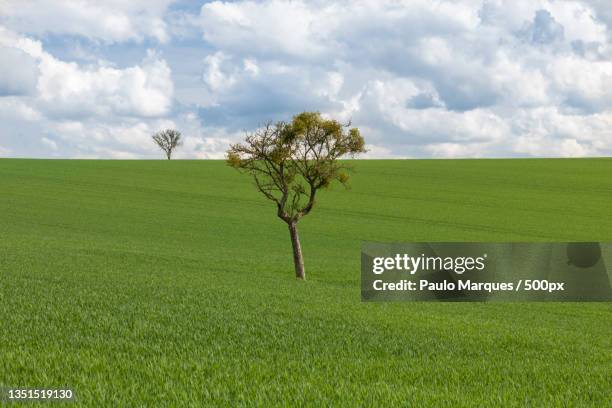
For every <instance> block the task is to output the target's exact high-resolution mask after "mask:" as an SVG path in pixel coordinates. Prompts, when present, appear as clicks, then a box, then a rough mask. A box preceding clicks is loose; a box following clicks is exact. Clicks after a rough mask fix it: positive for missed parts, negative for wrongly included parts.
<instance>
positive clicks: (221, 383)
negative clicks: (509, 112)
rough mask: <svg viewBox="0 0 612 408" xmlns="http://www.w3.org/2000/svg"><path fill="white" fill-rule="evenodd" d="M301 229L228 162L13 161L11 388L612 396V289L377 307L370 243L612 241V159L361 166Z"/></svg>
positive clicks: (9, 188) (448, 400)
mask: <svg viewBox="0 0 612 408" xmlns="http://www.w3.org/2000/svg"><path fill="white" fill-rule="evenodd" d="M354 167H355V172H354V175H353V179H352V182H351V189H349V190H346V189H344V188H342V187H341V186H334V187H333V188H331V189H330V190H328V191H324V192H323V193H322V194H321V195H320V197H319V201H318V203H317V206H316V207H315V209H314V210H313V211H312V213H311V214H310V215H308V216H307V217H305V218H304V219H303V220H302V221H301V222H300V224H299V226H298V227H299V229H300V234H301V235H300V237H301V240H302V245H303V250H304V257H305V263H306V277H307V281H306V282H298V281H296V280H295V278H294V272H293V262H292V258H291V244H290V240H289V233H288V231H287V228H286V225H285V224H284V223H283V222H282V221H280V220H279V219H278V218H276V215H275V208H274V205H273V204H272V203H271V202H269V201H267V200H265V199H264V198H263V197H262V196H260V195H259V193H258V192H257V191H256V190H255V188H254V187H253V185H252V184H251V180H250V179H249V178H248V177H246V176H243V175H241V174H239V173H238V172H236V171H235V170H233V169H231V168H229V167H227V166H226V165H225V164H224V162H222V161H162V160H160V161H103V160H20V159H5V160H0V386H7V387H9V386H10V387H28V388H70V389H72V390H74V392H75V394H76V400H77V404H71V405H70V406H75V405H79V406H99V405H105V406H179V405H193V406H202V405H221V406H226V405H232V406H236V405H246V406H252V405H259V406H277V405H282V406H286V405H291V406H294V405H313V406H320V405H333V406H382V405H388V404H394V405H399V406H429V405H431V406H452V407H456V406H493V405H500V404H504V405H509V406H526V405H527V406H585V405H592V406H598V407H603V406H610V395H611V394H612V369H611V367H612V304H610V303H426V302H413V303H411V302H406V303H362V302H361V301H360V294H359V279H360V272H359V262H360V255H359V254H360V246H361V242H362V241H495V242H506V241H522V242H529V241H546V242H551V241H581V240H586V241H594V240H597V241H612V160H611V159H584V160H583V159H555V160H535V159H534V160H531V159H529V160H528V159H520V160H518V159H517V160H397V161H374V160H373V161H355V162H354Z"/></svg>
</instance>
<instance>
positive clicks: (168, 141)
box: [152, 129, 183, 160]
mask: <svg viewBox="0 0 612 408" xmlns="http://www.w3.org/2000/svg"><path fill="white" fill-rule="evenodd" d="M152 137H153V141H154V142H155V143H156V144H157V145H158V146H159V147H160V149H162V150H163V151H164V152H165V153H166V157H167V158H168V160H170V159H171V158H172V152H174V149H176V148H177V147H179V146H180V145H182V144H183V138H182V136H181V132H179V131H178V130H175V129H166V130H162V131H161V132H157V133H156V134H154V135H153V136H152Z"/></svg>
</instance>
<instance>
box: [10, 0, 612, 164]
mask: <svg viewBox="0 0 612 408" xmlns="http://www.w3.org/2000/svg"><path fill="white" fill-rule="evenodd" d="M303 110H318V111H321V112H322V113H324V114H326V115H329V116H331V117H334V118H337V119H341V120H349V119H350V120H352V123H353V124H354V125H356V126H358V127H359V128H360V129H361V131H362V134H363V135H364V136H365V138H366V141H367V143H368V148H369V150H370V151H369V153H368V156H369V157H381V158H383V157H384V158H386V157H520V156H538V157H545V156H555V157H566V156H609V155H612V7H609V0H583V1H569V0H568V1H558V0H455V1H453V0H448V1H444V0H437V1H436V0H433V1H432V0H406V1H399V0H396V1H388V0H363V1H354V2H350V1H341V0H333V1H330V0H324V1H319V0H313V1H281V0H263V1H212V2H196V1H171V0H129V1H128V0H107V1H103V2H101V1H96V0H56V1H39V0H0V123H1V126H0V157H75V158H76V157H84V158H85V157H98V158H162V157H163V156H162V155H161V154H160V152H159V151H157V150H156V148H155V146H154V145H153V144H152V142H151V139H150V135H151V134H152V133H153V132H155V131H157V130H159V129H162V128H166V127H175V128H177V129H179V130H180V131H182V132H183V134H184V136H185V138H186V140H185V145H184V146H183V147H182V149H181V150H180V152H179V153H178V154H177V157H181V158H221V157H223V152H224V150H225V149H226V147H227V145H228V143H230V142H232V141H237V140H238V139H239V138H241V137H242V135H243V134H244V131H245V130H249V129H254V128H256V127H257V126H258V125H261V124H262V123H264V122H266V121H267V120H281V119H283V120H286V119H289V118H290V117H291V115H292V114H295V113H297V112H300V111H303Z"/></svg>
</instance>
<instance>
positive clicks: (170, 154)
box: [166, 152, 172, 160]
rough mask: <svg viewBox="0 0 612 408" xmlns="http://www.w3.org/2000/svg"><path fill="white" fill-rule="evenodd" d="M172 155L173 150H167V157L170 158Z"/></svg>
mask: <svg viewBox="0 0 612 408" xmlns="http://www.w3.org/2000/svg"><path fill="white" fill-rule="evenodd" d="M170 156H172V153H171V152H167V153H166V157H167V158H168V160H170Z"/></svg>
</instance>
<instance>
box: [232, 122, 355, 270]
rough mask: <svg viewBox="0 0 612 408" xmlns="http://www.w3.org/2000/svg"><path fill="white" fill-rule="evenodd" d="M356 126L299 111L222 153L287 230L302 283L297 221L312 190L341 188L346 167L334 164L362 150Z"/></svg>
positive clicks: (311, 197)
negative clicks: (336, 184)
mask: <svg viewBox="0 0 612 408" xmlns="http://www.w3.org/2000/svg"><path fill="white" fill-rule="evenodd" d="M364 147H365V142H364V140H363V137H362V136H361V135H360V134H359V130H358V129H357V128H350V123H349V124H347V125H343V124H341V123H339V122H338V121H336V120H328V119H324V118H322V117H321V114H320V113H318V112H303V113H300V114H299V115H296V116H294V117H293V120H292V121H291V122H289V123H287V122H277V123H274V124H273V123H271V122H270V123H268V124H267V125H265V126H264V127H263V128H262V129H259V130H257V131H255V132H254V133H249V134H247V135H246V138H245V142H244V143H239V144H233V145H231V146H230V148H229V150H228V151H227V164H228V165H230V166H232V167H234V168H236V169H238V170H240V171H241V172H244V173H246V174H250V175H251V176H253V179H254V181H255V186H256V187H257V189H258V190H259V191H260V192H261V193H262V194H263V195H264V196H265V197H266V198H268V199H269V200H272V201H273V202H274V203H275V204H276V208H277V213H276V214H277V215H278V217H279V218H280V219H282V220H283V221H285V222H286V223H287V225H288V226H289V234H290V236H291V244H292V246H293V262H294V264H295V276H296V278H298V279H305V277H306V275H305V271H304V259H303V257H302V248H301V245H300V238H299V235H298V230H297V223H298V221H299V220H300V219H301V218H302V217H303V216H305V215H307V214H308V213H310V211H311V210H312V208H313V207H314V205H315V199H316V195H317V191H318V190H319V189H321V188H327V187H329V186H330V185H331V183H332V182H333V181H334V180H337V181H339V182H340V183H341V184H343V185H345V186H346V185H347V182H348V180H349V176H348V172H349V171H350V167H349V166H348V165H347V164H346V163H345V162H340V161H338V159H339V158H341V157H343V156H351V157H354V156H355V155H356V154H358V153H363V152H365V148H364Z"/></svg>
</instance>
